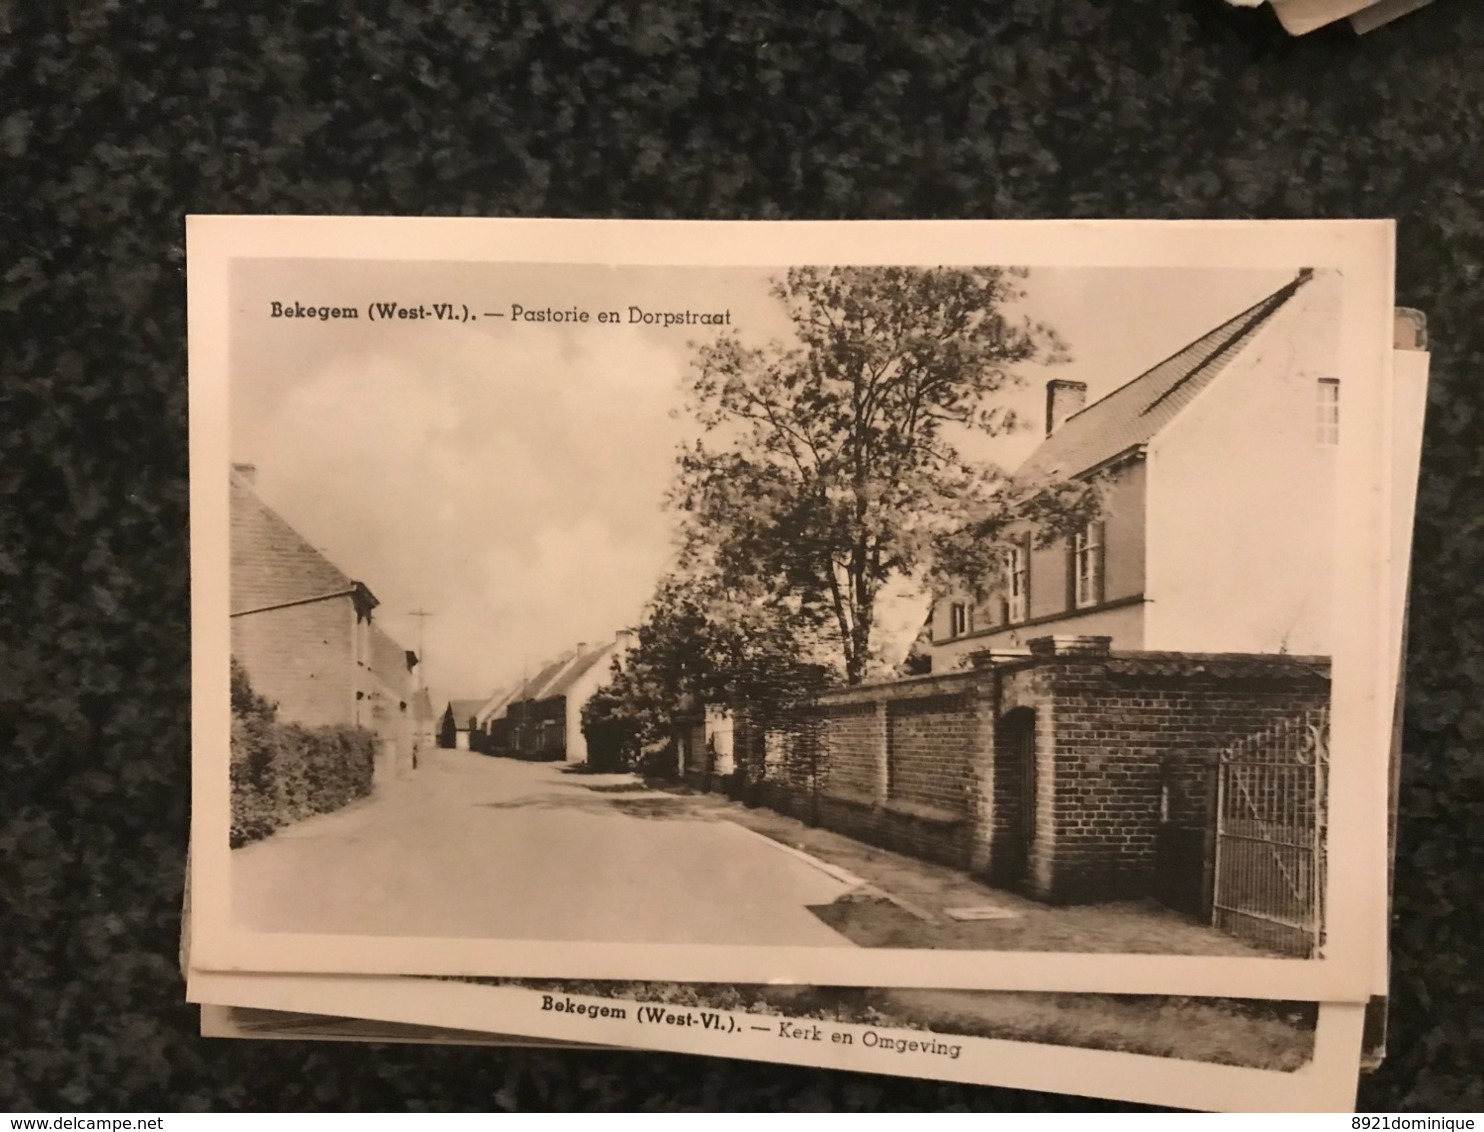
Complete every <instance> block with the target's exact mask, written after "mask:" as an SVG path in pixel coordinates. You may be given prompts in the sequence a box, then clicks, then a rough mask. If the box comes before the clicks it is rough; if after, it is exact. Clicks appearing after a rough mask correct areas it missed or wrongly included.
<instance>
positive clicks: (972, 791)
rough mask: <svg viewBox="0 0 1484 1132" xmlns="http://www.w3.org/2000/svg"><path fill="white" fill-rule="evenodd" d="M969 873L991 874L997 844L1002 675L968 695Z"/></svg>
mask: <svg viewBox="0 0 1484 1132" xmlns="http://www.w3.org/2000/svg"><path fill="white" fill-rule="evenodd" d="M968 698H969V726H970V735H971V739H970V744H971V753H970V756H969V760H970V761H969V799H968V812H969V836H968V846H969V861H968V865H969V871H970V872H972V873H974V874H976V875H981V876H982V875H984V874H986V873H988V872H989V869H990V865H991V863H992V859H993V843H994V818H995V814H994V760H995V725H996V723H997V722H998V721H999V716H1000V704H999V699H1000V680H999V674H998V673H995V672H992V671H990V672H986V673H985V677H984V679H983V680H980V681H978V682H976V683H975V685H974V687H973V688H972V689H971V690H970V692H969V697H968Z"/></svg>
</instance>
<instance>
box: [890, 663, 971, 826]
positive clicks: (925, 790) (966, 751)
mask: <svg viewBox="0 0 1484 1132" xmlns="http://www.w3.org/2000/svg"><path fill="white" fill-rule="evenodd" d="M886 719H887V754H886V797H887V800H888V802H898V803H905V804H906V805H909V806H913V805H915V806H921V807H923V808H924V809H927V810H934V811H937V812H938V813H939V814H941V815H943V816H949V817H954V818H961V817H963V816H964V815H965V814H966V812H967V807H968V793H969V782H970V764H971V762H972V759H973V754H974V743H975V736H974V730H975V728H976V727H977V725H978V721H977V720H976V719H975V718H974V716H973V715H972V713H971V712H970V711H969V704H968V702H967V699H966V696H965V694H964V693H957V694H955V693H948V694H945V695H929V696H920V697H912V698H910V699H903V700H895V701H889V702H888V704H887V713H886Z"/></svg>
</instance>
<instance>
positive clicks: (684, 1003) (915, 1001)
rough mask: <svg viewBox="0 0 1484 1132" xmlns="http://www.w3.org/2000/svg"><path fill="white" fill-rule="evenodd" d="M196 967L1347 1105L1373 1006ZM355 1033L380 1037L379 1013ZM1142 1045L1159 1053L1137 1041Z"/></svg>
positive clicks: (1203, 1094)
mask: <svg viewBox="0 0 1484 1132" xmlns="http://www.w3.org/2000/svg"><path fill="white" fill-rule="evenodd" d="M197 979H198V980H199V982H198V985H199V986H200V988H201V989H202V991H203V993H205V994H207V995H214V994H216V993H219V992H220V990H225V989H228V988H230V990H229V993H231V994H232V995H234V996H236V997H237V998H238V999H245V1000H247V1002H248V1003H250V1004H251V1005H252V1006H254V1007H258V1008H262V1009H268V1010H288V1009H294V1010H299V1009H302V1008H305V1007H306V1006H307V1007H308V1008H310V1009H314V1004H315V1003H316V1002H320V1003H323V1004H324V1005H325V1006H326V1007H328V1006H329V1004H330V1003H332V1002H333V1003H335V1004H337V1005H336V1007H335V1008H336V1009H340V1008H343V1007H345V1006H347V1004H348V1005H349V1007H350V1008H351V1009H353V1010H354V1011H355V1015H354V1016H355V1017H361V1018H371V1019H374V1018H385V1017H391V1018H394V1019H395V1020H396V1022H397V1024H398V1025H399V1026H400V1025H403V1024H412V1025H418V1026H424V1027H430V1028H435V1029H437V1030H443V1029H445V1028H453V1029H455V1030H457V1031H461V1032H466V1033H474V1032H478V1031H480V1030H489V1029H491V1028H492V1024H494V1025H498V1024H497V1023H494V1022H493V1020H494V1019H497V1018H498V1019H502V1020H518V1021H519V1026H520V1030H521V1032H523V1033H527V1034H530V1035H532V1036H537V1037H542V1038H548V1039H554V1040H572V1034H573V1031H574V1030H579V1029H580V1031H581V1034H582V1037H583V1040H586V1041H589V1042H592V1043H599V1044H604V1045H609V1046H615V1047H621V1046H642V1047H643V1048H645V1049H652V1050H667V1051H671V1052H677V1053H698V1052H704V1053H710V1054H713V1055H722V1056H727V1057H739V1058H744V1059H748V1060H756V1061H773V1062H787V1063H789V1064H795V1065H812V1066H817V1067H820V1068H825V1069H848V1070H855V1071H864V1072H871V1073H887V1074H893V1075H900V1076H910V1077H928V1078H934V1079H938V1080H944V1081H959V1082H963V1083H966V1084H980V1085H1003V1086H1007V1087H1012V1088H1020V1089H1035V1090H1040V1091H1042V1092H1055V1093H1073V1094H1076V1095H1082V1096H1097V1097H1107V1098H1110V1099H1114V1100H1127V1101H1135V1102H1139V1103H1144V1104H1158V1105H1167V1106H1171V1107H1177V1108H1189V1109H1204V1110H1222V1111H1225V1110H1234V1111H1316V1110H1317V1111H1331V1112H1332V1111H1346V1110H1349V1109H1352V1108H1353V1107H1354V1104H1355V1087H1356V1065H1357V1059H1358V1055H1359V1051H1360V1035H1361V1021H1362V1016H1363V1014H1364V1012H1365V1008H1364V1007H1363V1006H1360V1005H1352V1004H1341V1005H1324V1006H1317V1005H1315V1004H1312V1003H1309V1004H1301V1003H1277V1002H1273V1001H1270V1000H1269V1001H1262V1002H1252V1001H1233V1000H1225V999H1202V998H1168V997H1161V996H1117V995H1057V994H1046V993H1036V992H994V991H978V992H950V991H935V990H925V989H914V988H905V989H899V990H882V989H875V988H821V987H773V988H769V987H736V986H732V987H725V988H716V987H709V986H707V985H704V984H678V983H671V984H664V985H656V986H654V987H648V988H646V987H645V986H644V985H642V984H639V985H629V986H625V987H615V988H614V989H613V992H612V993H611V994H610V993H605V992H604V988H603V987H602V986H601V985H600V984H590V985H589V986H588V987H586V988H585V989H586V991H587V993H580V992H571V991H568V990H562V989H560V988H557V987H552V988H548V989H545V990H542V989H537V988H534V987H522V986H513V985H506V986H500V985H475V984H470V983H465V982H461V981H458V980H447V979H429V978H400V979H394V978H384V977H374V976H373V977H366V978H359V979H358V978H351V977H340V978H336V977H333V976H303V977H300V978H289V979H283V978H275V977H272V976H253V975H206V974H201V975H198V976H197ZM218 979H220V980H222V981H223V982H224V984H225V985H224V986H223V987H221V988H217V987H216V986H215V985H214V984H215V982H216V980H218ZM259 984H260V985H259ZM655 992H661V993H659V994H656V993H655ZM710 992H718V994H719V996H724V997H725V1000H726V1004H725V1005H721V1004H720V1003H719V1002H717V1001H711V1000H710V997H709V995H710ZM290 1004H292V1005H290ZM1069 1017H1072V1018H1073V1020H1074V1021H1075V1023H1076V1024H1075V1025H1074V1026H1067V1025H1066V1024H1065V1023H1066V1021H1067V1019H1068V1018H1069ZM361 1032H362V1033H363V1034H364V1035H366V1036H367V1037H368V1038H369V1039H371V1040H381V1039H380V1038H378V1037H375V1035H376V1033H377V1031H376V1029H374V1028H370V1029H363V1030H362V1031H361ZM418 1034H419V1031H410V1032H409V1031H396V1030H394V1031H392V1036H393V1037H394V1038H395V1037H397V1036H403V1037H416V1036H418ZM1000 1034H1003V1035H1015V1036H1014V1037H1001V1036H994V1035H1000ZM1142 1050H1152V1051H1155V1052H1130V1051H1142Z"/></svg>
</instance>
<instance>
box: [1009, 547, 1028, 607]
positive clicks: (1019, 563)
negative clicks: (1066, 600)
mask: <svg viewBox="0 0 1484 1132" xmlns="http://www.w3.org/2000/svg"><path fill="white" fill-rule="evenodd" d="M1030 557H1031V556H1030V548H1029V546H1028V545H1027V544H1025V543H1022V544H1021V545H1020V546H1012V547H1011V548H1010V549H1009V551H1008V552H1007V553H1006V554H1005V620H1006V621H1007V622H1008V623H1010V624H1012V625H1014V624H1016V623H1017V622H1020V621H1024V620H1025V619H1026V618H1027V617H1028V616H1030V608H1031V603H1030V591H1031V574H1030Z"/></svg>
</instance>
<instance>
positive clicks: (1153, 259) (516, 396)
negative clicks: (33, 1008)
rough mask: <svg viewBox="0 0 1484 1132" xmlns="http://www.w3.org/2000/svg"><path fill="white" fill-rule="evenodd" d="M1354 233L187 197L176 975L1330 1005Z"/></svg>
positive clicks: (1385, 639)
mask: <svg viewBox="0 0 1484 1132" xmlns="http://www.w3.org/2000/svg"><path fill="white" fill-rule="evenodd" d="M1393 236H1394V233H1393V228H1392V226H1391V224H1390V223H1388V222H1372V221H1367V222H1313V223H1310V222H1261V223H1257V222H1218V223H1207V222H1192V223H1170V222H1101V221H1096V222H1094V221H1078V222H1052V221H1046V222H1008V223H1001V222H900V223H898V222H884V223H876V222H849V223H761V222H735V223H734V222H662V221H656V222H647V221H646V222H630V221H622V222H620V221H558V220H484V219H422V220H419V219H392V218H309V217H217V216H208V217H192V218H190V220H189V222H188V235H187V240H188V248H187V251H188V271H189V302H190V367H191V372H190V395H191V476H192V485H191V492H192V496H191V507H192V542H193V550H192V552H193V582H192V585H193V616H194V632H195V639H194V644H195V654H194V655H195V670H194V683H195V690H194V691H195V699H194V712H195V718H194V745H195V750H194V787H193V789H194V818H193V830H192V846H193V855H194V867H193V880H192V904H193V909H194V917H193V961H194V963H195V964H196V965H197V966H198V967H199V968H201V969H203V970H226V971H233V970H235V971H280V972H286V971H292V972H343V973H362V974H390V973H398V974H424V975H444V976H519V977H545V978H569V979H654V980H700V981H708V982H753V983H756V982H773V981H777V982H801V983H816V984H826V985H869V986H953V987H960V988H999V989H1040V990H1067V991H1112V992H1127V993H1156V994H1158V993H1171V994H1222V995H1237V996H1244V997H1269V998H1304V999H1328V1000H1340V999H1347V998H1348V999H1363V998H1364V997H1366V995H1368V994H1369V992H1370V991H1371V989H1372V988H1371V972H1372V969H1373V960H1374V958H1375V956H1374V952H1375V950H1376V948H1377V947H1378V946H1379V943H1378V941H1379V940H1380V939H1381V938H1383V933H1382V931H1381V930H1380V926H1379V925H1380V924H1381V918H1382V917H1383V916H1384V909H1383V908H1382V907H1381V901H1380V899H1379V893H1380V886H1379V885H1377V884H1375V883H1373V880H1374V878H1373V877H1372V875H1371V873H1372V872H1373V871H1374V870H1375V869H1376V868H1377V867H1379V866H1380V863H1381V862H1382V861H1383V860H1384V856H1383V855H1382V854H1380V853H1378V852H1377V851H1376V850H1375V846H1376V845H1377V844H1384V839H1385V828H1386V825H1385V812H1384V802H1385V781H1386V778H1385V775H1386V770H1385V768H1386V765H1387V756H1388V742H1389V734H1390V708H1391V704H1392V702H1393V698H1394V696H1393V693H1394V688H1388V687H1387V681H1388V680H1391V679H1394V673H1395V658H1394V657H1393V658H1388V657H1387V655H1386V653H1387V651H1388V649H1389V648H1390V642H1393V641H1394V639H1395V632H1394V627H1393V626H1391V625H1390V623H1389V621H1390V619H1389V618H1388V615H1387V612H1386V611H1387V609H1388V608H1389V606H1390V604H1391V603H1389V602H1388V601H1387V594H1388V592H1389V589H1388V587H1389V582H1390V578H1391V563H1390V552H1389V537H1388V535H1389V530H1390V515H1389V510H1388V508H1389V498H1390V496H1389V492H1388V491H1387V490H1386V487H1385V485H1386V484H1388V483H1389V478H1390V462H1389V456H1388V453H1389V452H1390V451H1391V442H1390V431H1389V429H1390V422H1389V420H1388V417H1387V414H1386V412H1385V406H1387V405H1389V404H1390V403H1391V392H1390V382H1391V346H1392V304H1393V298H1392V256H1393ZM1378 839H1379V840H1378Z"/></svg>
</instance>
